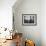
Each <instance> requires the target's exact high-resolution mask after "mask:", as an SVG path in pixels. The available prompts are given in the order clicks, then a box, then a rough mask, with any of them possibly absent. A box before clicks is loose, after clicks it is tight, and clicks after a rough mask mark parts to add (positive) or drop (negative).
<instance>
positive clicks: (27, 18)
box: [22, 14, 37, 26]
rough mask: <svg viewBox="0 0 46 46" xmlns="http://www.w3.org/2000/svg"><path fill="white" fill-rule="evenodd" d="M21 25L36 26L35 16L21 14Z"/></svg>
mask: <svg viewBox="0 0 46 46" xmlns="http://www.w3.org/2000/svg"><path fill="white" fill-rule="evenodd" d="M22 25H25V26H36V25H37V14H22Z"/></svg>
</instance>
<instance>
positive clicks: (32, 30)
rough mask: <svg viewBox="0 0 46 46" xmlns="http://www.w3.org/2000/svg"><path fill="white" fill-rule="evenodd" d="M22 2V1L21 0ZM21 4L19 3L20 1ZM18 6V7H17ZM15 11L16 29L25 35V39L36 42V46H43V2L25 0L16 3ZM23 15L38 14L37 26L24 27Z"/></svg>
mask: <svg viewBox="0 0 46 46" xmlns="http://www.w3.org/2000/svg"><path fill="white" fill-rule="evenodd" d="M20 1H21V0H20ZM18 2H19V1H18ZM17 5H18V6H17ZM13 7H14V9H13V14H14V19H15V22H14V24H15V28H16V29H17V30H18V32H22V33H23V37H24V39H26V38H27V39H31V40H34V41H35V44H36V46H41V19H40V17H41V1H40V0H23V1H22V2H21V3H19V4H18V3H16V4H15V5H14V6H13ZM22 14H37V25H36V26H24V25H22Z"/></svg>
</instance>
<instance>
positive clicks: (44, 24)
mask: <svg viewBox="0 0 46 46" xmlns="http://www.w3.org/2000/svg"><path fill="white" fill-rule="evenodd" d="M41 38H42V46H46V0H42V1H41Z"/></svg>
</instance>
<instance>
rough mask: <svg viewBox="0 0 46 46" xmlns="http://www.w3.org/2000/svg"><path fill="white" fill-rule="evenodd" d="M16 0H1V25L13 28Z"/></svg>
mask: <svg viewBox="0 0 46 46" xmlns="http://www.w3.org/2000/svg"><path fill="white" fill-rule="evenodd" d="M15 2H16V0H0V27H7V28H9V29H11V28H12V6H13V4H14V3H15Z"/></svg>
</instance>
